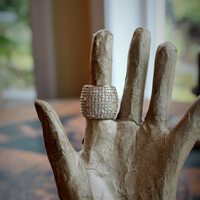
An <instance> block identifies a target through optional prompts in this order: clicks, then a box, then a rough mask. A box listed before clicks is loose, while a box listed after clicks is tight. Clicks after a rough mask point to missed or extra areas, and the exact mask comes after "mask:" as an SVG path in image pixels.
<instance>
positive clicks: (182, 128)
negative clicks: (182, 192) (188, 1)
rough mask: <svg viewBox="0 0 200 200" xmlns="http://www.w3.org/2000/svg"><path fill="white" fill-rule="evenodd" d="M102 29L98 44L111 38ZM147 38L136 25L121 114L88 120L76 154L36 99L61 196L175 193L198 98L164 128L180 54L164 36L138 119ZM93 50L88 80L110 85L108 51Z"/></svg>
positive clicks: (167, 196)
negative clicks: (174, 123)
mask: <svg viewBox="0 0 200 200" xmlns="http://www.w3.org/2000/svg"><path fill="white" fill-rule="evenodd" d="M102 35H105V31H102V32H98V34H97V35H96V36H95V37H96V39H95V40H94V41H99V45H101V48H100V49H101V50H102V49H107V48H106V47H107V42H108V43H109V40H105V38H104V37H102ZM149 37H150V35H149V31H148V30H146V29H142V28H139V29H137V30H136V31H135V34H134V36H133V40H132V42H131V46H130V50H129V58H128V59H129V61H128V70H127V76H126V84H125V89H124V95H123V99H122V106H121V108H120V109H121V110H120V112H119V116H118V119H117V120H91V119H87V120H86V130H85V140H84V145H83V149H82V151H81V152H79V153H76V152H75V151H74V149H73V148H72V146H71V145H70V143H69V141H68V139H67V136H66V134H65V132H64V129H63V127H62V125H61V123H60V121H59V119H58V116H57V115H56V113H55V111H54V110H53V109H52V108H51V107H50V105H49V104H47V103H46V102H44V101H41V100H37V101H36V102H35V105H36V109H37V112H38V116H39V118H40V120H41V123H42V127H43V132H44V140H45V147H46V150H47V154H48V158H49V161H50V163H51V166H52V169H53V172H54V176H55V180H56V184H57V188H58V194H59V197H60V199H62V200H64V199H65V200H78V199H91V200H92V199H97V200H98V199H103V200H108V199H115V200H124V199H129V200H141V199H144V200H149V199H153V200H160V199H162V200H172V199H175V198H176V185H177V179H178V175H179V172H180V170H181V168H182V165H183V163H184V161H185V159H186V157H187V156H188V154H189V152H190V150H191V148H192V146H193V145H194V143H195V141H196V139H197V138H198V134H199V132H198V129H199V121H200V99H199V98H198V99H197V100H196V101H195V102H194V104H193V105H192V106H191V108H190V109H189V110H188V112H187V113H186V114H185V116H184V117H183V118H182V120H181V121H180V122H179V123H178V125H177V126H176V127H175V128H174V129H172V130H171V131H169V130H168V129H167V115H168V108H169V104H170V99H171V90H172V85H173V77H174V68H175V63H176V54H177V53H176V48H175V47H174V45H173V44H171V43H170V42H165V43H163V44H161V45H160V46H159V47H158V50H157V53H156V59H155V73H154V83H153V91H152V98H151V103H150V108H149V111H148V113H147V117H146V119H145V121H144V122H141V119H140V118H141V114H142V110H141V105H142V103H143V92H144V83H145V74H146V65H147V63H148V57H149V44H150V39H149ZM136 38H139V39H136ZM108 46H109V45H108ZM109 49H110V47H109ZM100 52H101V51H100ZM109 52H110V51H109ZM132 52H133V53H132ZM143 54H144V55H143ZM91 55H92V57H91V61H92V60H96V61H97V62H95V65H98V67H95V69H96V70H93V71H92V67H91V71H92V72H91V73H92V77H95V78H92V79H91V83H93V80H95V83H94V85H102V84H103V85H106V84H110V81H111V80H110V78H111V76H110V75H109V76H108V77H107V78H105V73H106V74H107V71H110V70H111V66H110V64H111V62H110V60H111V58H110V57H109V56H108V55H110V54H107V53H106V54H104V53H102V54H101V53H100V54H91ZM142 55H143V56H142ZM93 56H94V58H93ZM104 56H105V57H104ZM138 56H139V58H140V59H139V60H138V59H137V57H138ZM132 59H133V60H132ZM106 60H107V61H106ZM101 61H102V62H101ZM91 63H92V62H91ZM97 63H99V64H97ZM102 63H110V64H109V65H103V64H102ZM130 63H133V64H130ZM141 63H142V64H141ZM92 65H93V64H92ZM101 66H102V68H101ZM133 68H134V69H133ZM102 71H104V73H102ZM110 73H111V72H110ZM102 80H103V81H102ZM98 83H99V84H98ZM126 95H127V96H128V98H127V97H126ZM123 109H124V111H123Z"/></svg>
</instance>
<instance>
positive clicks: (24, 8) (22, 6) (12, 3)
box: [0, 0, 29, 23]
mask: <svg viewBox="0 0 200 200" xmlns="http://www.w3.org/2000/svg"><path fill="white" fill-rule="evenodd" d="M0 11H10V12H14V13H16V14H17V16H18V20H20V21H24V22H26V23H28V12H29V4H28V0H0Z"/></svg>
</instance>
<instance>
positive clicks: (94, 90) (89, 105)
mask: <svg viewBox="0 0 200 200" xmlns="http://www.w3.org/2000/svg"><path fill="white" fill-rule="evenodd" d="M80 108H81V113H82V115H83V116H84V117H85V118H87V119H104V120H105V119H114V118H115V117H116V114H117V110H118V96H117V90H116V88H115V87H114V86H107V85H105V86H94V85H85V86H84V87H83V89H82V92H81V97H80Z"/></svg>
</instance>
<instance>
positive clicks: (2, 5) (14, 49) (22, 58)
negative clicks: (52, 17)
mask: <svg viewBox="0 0 200 200" xmlns="http://www.w3.org/2000/svg"><path fill="white" fill-rule="evenodd" d="M0 12H1V13H2V14H4V13H5V14H6V13H7V12H9V13H12V14H14V15H15V16H16V20H14V21H12V20H11V21H10V22H7V21H5V22H4V21H1V22H0V65H1V69H0V70H1V76H2V77H1V79H2V80H3V87H4V88H11V87H12V88H13V87H15V88H21V89H22V88H23V89H28V88H32V87H33V86H34V75H33V74H34V73H33V58H32V43H31V29H30V27H29V18H28V16H29V15H28V14H29V4H28V0H0Z"/></svg>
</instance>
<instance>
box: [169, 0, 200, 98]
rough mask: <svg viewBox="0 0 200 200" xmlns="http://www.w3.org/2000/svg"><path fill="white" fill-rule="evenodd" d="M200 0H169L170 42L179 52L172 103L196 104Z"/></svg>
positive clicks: (199, 44) (199, 41) (199, 42)
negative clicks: (194, 89) (195, 88)
mask: <svg viewBox="0 0 200 200" xmlns="http://www.w3.org/2000/svg"><path fill="white" fill-rule="evenodd" d="M199 9H200V0H190V1H188V0H166V26H165V28H166V31H165V33H166V35H165V36H166V40H168V41H171V42H173V43H174V44H175V46H176V47H177V49H178V60H177V67H176V74H175V81H174V89H173V90H174V91H173V94H172V100H174V101H182V102H184V101H185V102H193V100H194V99H195V95H194V94H193V93H192V92H191V89H192V88H193V87H195V86H196V85H197V79H198V66H197V55H198V48H199V46H200V11H199Z"/></svg>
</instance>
